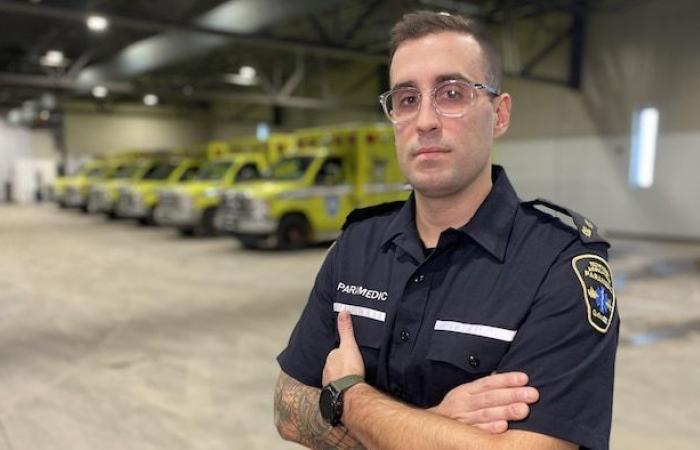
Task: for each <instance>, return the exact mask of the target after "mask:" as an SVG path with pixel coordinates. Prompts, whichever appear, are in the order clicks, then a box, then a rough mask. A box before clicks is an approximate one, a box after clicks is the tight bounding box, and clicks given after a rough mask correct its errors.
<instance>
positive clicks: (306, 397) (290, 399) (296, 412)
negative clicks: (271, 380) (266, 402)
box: [275, 373, 364, 450]
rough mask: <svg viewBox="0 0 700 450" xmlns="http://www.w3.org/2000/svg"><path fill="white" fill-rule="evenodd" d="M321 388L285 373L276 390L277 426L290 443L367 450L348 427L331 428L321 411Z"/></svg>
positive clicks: (331, 448)
mask: <svg viewBox="0 0 700 450" xmlns="http://www.w3.org/2000/svg"><path fill="white" fill-rule="evenodd" d="M319 396H320V389H317V388H312V387H309V386H306V385H304V384H301V383H299V382H298V381H296V380H295V379H293V378H291V377H290V376H288V375H286V374H284V373H282V374H281V375H280V378H279V380H278V381H277V386H276V387H275V425H276V426H277V429H278V430H279V432H280V434H281V435H282V436H283V437H284V438H285V439H287V440H290V441H294V442H298V443H299V444H302V445H304V446H306V447H309V448H313V449H319V450H333V449H342V450H345V449H348V450H353V449H355V450H359V449H364V447H363V446H362V444H360V443H359V442H358V441H357V440H355V439H354V438H353V436H352V435H351V434H350V433H349V432H348V430H347V428H345V427H344V426H337V427H335V428H334V427H331V426H330V425H328V424H327V423H326V422H325V421H324V420H323V418H322V417H321V413H320V411H319V409H318V398H319Z"/></svg>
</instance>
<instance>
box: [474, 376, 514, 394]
mask: <svg viewBox="0 0 700 450" xmlns="http://www.w3.org/2000/svg"><path fill="white" fill-rule="evenodd" d="M527 382H528V377H527V374H525V373H523V372H505V373H498V374H495V375H489V376H487V377H483V378H479V379H478V380H476V381H474V382H471V383H468V384H467V385H465V386H467V392H469V393H470V394H478V393H480V392H486V391H491V390H494V389H502V388H511V387H520V386H525V385H526V384H527Z"/></svg>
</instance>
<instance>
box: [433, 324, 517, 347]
mask: <svg viewBox="0 0 700 450" xmlns="http://www.w3.org/2000/svg"><path fill="white" fill-rule="evenodd" d="M435 329H436V330H440V331H454V332H455V333H462V334H471V335H474V336H482V337H487V338H491V339H498V340H499V341H506V342H513V339H514V338H515V333H516V331H514V330H508V329H506V328H496V327H490V326H488V325H475V324H473V323H462V322H451V321H448V320H436V321H435Z"/></svg>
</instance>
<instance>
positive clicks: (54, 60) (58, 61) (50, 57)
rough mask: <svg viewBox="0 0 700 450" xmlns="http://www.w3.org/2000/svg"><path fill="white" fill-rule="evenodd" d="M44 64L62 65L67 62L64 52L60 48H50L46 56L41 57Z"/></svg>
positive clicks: (51, 65) (40, 60)
mask: <svg viewBox="0 0 700 450" xmlns="http://www.w3.org/2000/svg"><path fill="white" fill-rule="evenodd" d="M39 62H40V63H41V64H42V65H43V66H49V67H61V66H62V65H63V64H64V63H65V58H64V56H63V52H62V51H59V50H48V51H47V52H46V54H45V55H44V56H42V57H41V58H39Z"/></svg>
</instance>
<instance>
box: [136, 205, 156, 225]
mask: <svg viewBox="0 0 700 450" xmlns="http://www.w3.org/2000/svg"><path fill="white" fill-rule="evenodd" d="M154 209H155V208H149V209H148V212H147V213H146V217H140V218H139V225H141V226H144V227H150V226H153V225H155V224H156V218H155V216H154V215H153V210H154Z"/></svg>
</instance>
